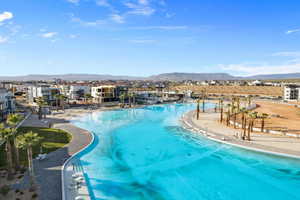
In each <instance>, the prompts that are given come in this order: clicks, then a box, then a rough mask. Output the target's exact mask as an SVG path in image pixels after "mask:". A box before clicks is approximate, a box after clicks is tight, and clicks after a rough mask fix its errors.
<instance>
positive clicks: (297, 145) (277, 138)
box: [182, 111, 300, 158]
mask: <svg viewBox="0 0 300 200" xmlns="http://www.w3.org/2000/svg"><path fill="white" fill-rule="evenodd" d="M182 120H183V122H184V123H186V124H188V125H190V126H191V128H196V129H199V130H204V131H207V132H208V133H211V134H210V135H209V137H211V138H212V139H215V140H218V141H221V142H226V143H229V144H233V145H237V146H243V147H246V148H248V149H257V150H261V151H265V152H274V153H277V154H282V155H283V154H285V155H290V156H292V157H299V158H300V139H299V138H294V137H289V136H284V135H273V134H268V133H251V141H243V140H241V139H237V137H235V135H236V134H237V133H241V132H242V130H241V129H234V128H233V127H227V126H225V125H224V124H221V123H220V122H219V121H218V120H219V113H200V118H199V120H197V119H196V117H195V111H191V112H189V113H187V114H185V115H184V116H183V119H182ZM224 139H225V141H224Z"/></svg>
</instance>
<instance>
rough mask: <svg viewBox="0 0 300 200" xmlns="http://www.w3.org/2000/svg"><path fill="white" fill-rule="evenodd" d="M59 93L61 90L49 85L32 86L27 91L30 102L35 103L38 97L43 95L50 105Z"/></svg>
mask: <svg viewBox="0 0 300 200" xmlns="http://www.w3.org/2000/svg"><path fill="white" fill-rule="evenodd" d="M58 94H60V90H59V89H58V88H54V87H50V86H49V85H41V86H30V87H28V91H27V100H28V102H29V103H34V102H36V99H37V98H39V97H42V98H43V99H44V100H45V101H46V102H47V103H48V104H49V105H52V103H54V102H55V101H56V95H58Z"/></svg>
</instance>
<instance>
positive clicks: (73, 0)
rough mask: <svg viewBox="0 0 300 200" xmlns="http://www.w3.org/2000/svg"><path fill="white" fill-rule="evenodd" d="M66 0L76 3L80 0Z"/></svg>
mask: <svg viewBox="0 0 300 200" xmlns="http://www.w3.org/2000/svg"><path fill="white" fill-rule="evenodd" d="M67 1H68V2H70V3H73V4H78V3H79V1H80V0H67Z"/></svg>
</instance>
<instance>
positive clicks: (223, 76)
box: [0, 72, 300, 81]
mask: <svg viewBox="0 0 300 200" xmlns="http://www.w3.org/2000/svg"><path fill="white" fill-rule="evenodd" d="M54 79H62V80H66V81H74V80H79V81H94V80H153V81H165V80H170V81H183V80H193V81H204V80H274V79H300V73H287V74H264V75H255V76H247V77H242V76H233V75H230V74H227V73H179V72H174V73H164V74H158V75H153V76H148V77H137V76H114V75H105V74H59V75H45V74H43V75H41V74H31V75H25V76H0V81H39V80H43V81H51V80H54Z"/></svg>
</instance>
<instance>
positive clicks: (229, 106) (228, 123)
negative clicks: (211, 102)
mask: <svg viewBox="0 0 300 200" xmlns="http://www.w3.org/2000/svg"><path fill="white" fill-rule="evenodd" d="M230 108H231V104H227V112H226V114H227V118H226V122H227V123H226V124H227V126H229V125H230V115H231V113H230Z"/></svg>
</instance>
